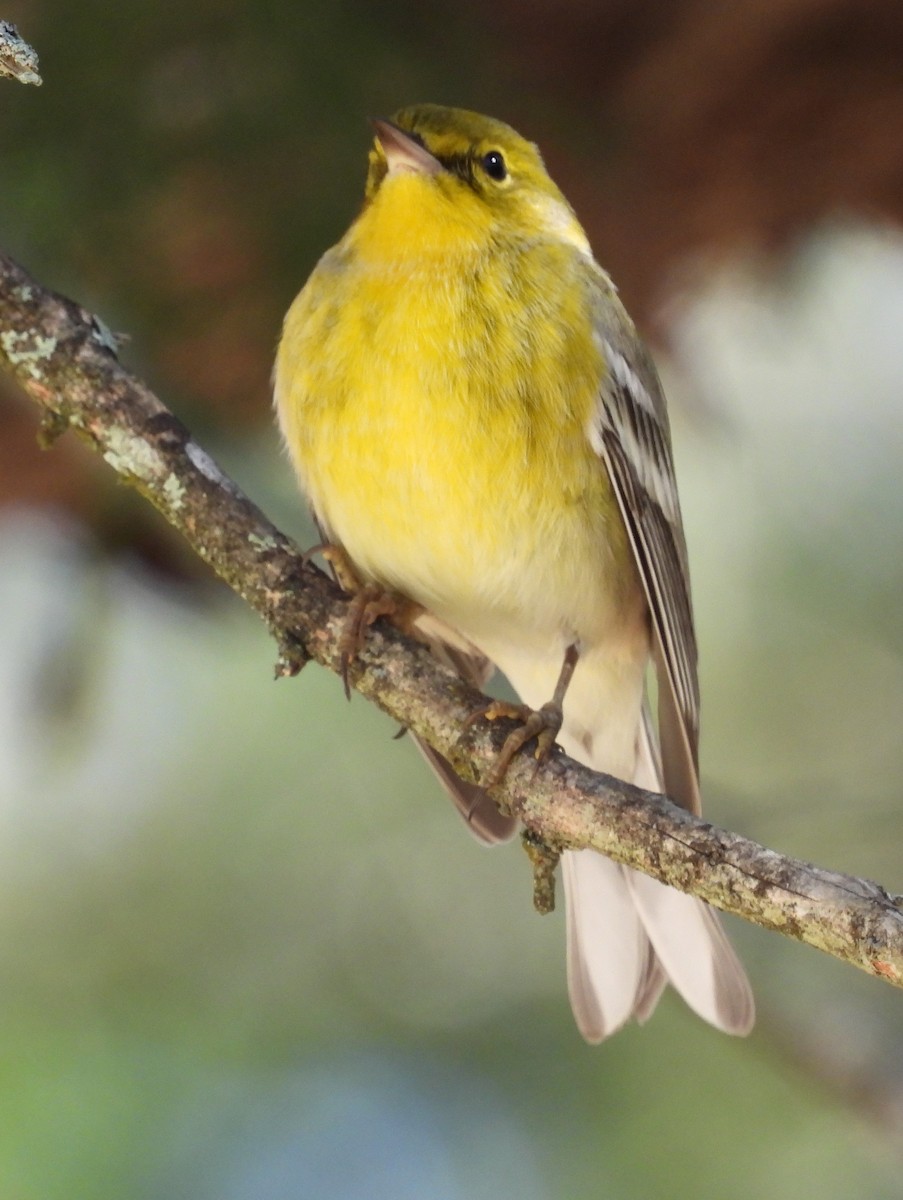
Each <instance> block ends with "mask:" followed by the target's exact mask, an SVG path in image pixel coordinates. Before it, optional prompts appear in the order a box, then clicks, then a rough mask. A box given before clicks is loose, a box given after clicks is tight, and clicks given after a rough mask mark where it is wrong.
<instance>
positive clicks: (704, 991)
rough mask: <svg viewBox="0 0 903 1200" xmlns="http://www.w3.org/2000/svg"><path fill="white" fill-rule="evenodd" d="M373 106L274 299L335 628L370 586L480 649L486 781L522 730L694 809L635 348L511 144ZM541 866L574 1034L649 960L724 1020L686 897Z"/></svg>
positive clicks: (685, 623)
mask: <svg viewBox="0 0 903 1200" xmlns="http://www.w3.org/2000/svg"><path fill="white" fill-rule="evenodd" d="M372 124H373V127H374V131H375V137H374V141H373V144H372V147H371V149H370V152H369V158H368V169H367V178H366V185H365V188H364V200H363V206H362V208H361V210H360V212H359V214H358V216H357V217H356V218H355V219H354V221H353V222H352V224H351V226H350V228H349V229H348V230H347V232H346V233H345V235H344V236H343V237H342V238H341V240H340V241H339V242H338V243H337V244H336V245H335V246H333V247H332V248H331V249H330V250H328V251H327V252H326V253H325V254H324V255H323V257H322V258H321V259H320V261H319V262H318V263H317V265H316V267H315V268H314V270H313V272H312V274H311V275H310V277H309V279H308V280H307V283H306V284H305V285H304V287H303V288H302V290H301V291H300V293H299V294H298V296H297V297H296V299H295V301H294V303H293V304H292V305H291V307H290V309H289V311H288V313H287V315H286V318H285V321H284V325H283V329H282V335H281V339H280V342H279V347H278V351H277V356H276V363H275V367H274V403H275V408H276V413H277V419H278V424H279V427H280V429H281V433H282V437H283V440H284V444H285V447H286V448H287V451H288V454H289V457H290V459H291V460H292V463H293V465H294V468H295V471H296V474H297V478H298V481H299V483H300V487H301V490H302V492H303V493H304V495H305V496H306V498H307V501H308V503H309V505H310V507H311V509H312V512H313V515H314V518H315V520H316V522H317V525H318V527H319V528H320V530H321V531H322V534H323V537H324V539H325V541H326V543H327V544H328V546H329V547H330V549H331V553H332V559H331V561H333V563H334V564H338V566H339V567H340V570H338V574H339V579H340V581H341V582H343V584H344V585H345V586H346V587H347V588H348V589H349V590H351V591H353V592H355V594H356V598H357V601H356V603H355V602H354V601H353V602H352V607H353V608H354V612H355V616H354V617H353V618H350V620H351V623H352V628H351V630H350V632H349V633H348V640H347V643H346V652H347V654H348V655H349V656H350V655H352V654H353V652H354V646H356V645H358V644H359V639H360V637H361V636H362V631H363V630H365V628H366V626H367V625H368V624H369V622H370V621H371V620H372V619H373V617H374V616H375V615H378V614H380V613H385V612H388V611H390V610H391V609H392V608H393V601H392V600H391V597H395V598H396V599H397V601H398V605H399V612H400V611H401V610H402V609H404V610H405V611H406V612H407V617H406V618H405V619H406V620H408V622H409V625H410V627H411V628H412V629H413V630H414V631H415V632H419V634H420V635H421V636H422V637H423V638H424V639H425V640H427V641H428V642H429V644H430V645H431V646H432V648H433V649H434V651H435V652H436V654H437V655H438V656H439V657H440V658H441V659H442V660H443V661H444V662H445V664H446V665H447V666H449V667H451V668H452V669H454V670H457V671H458V672H459V673H460V674H461V675H463V676H464V677H465V678H466V679H468V680H469V681H471V682H472V683H474V684H476V685H478V686H482V685H483V684H485V682H486V681H487V679H488V678H489V676H490V675H491V673H492V672H493V670H495V669H497V670H499V671H501V672H502V673H503V674H504V675H505V676H506V678H507V679H508V681H509V682H510V684H511V685H512V687H513V688H514V690H515V692H516V693H517V695H518V697H519V699H520V702H521V705H520V706H514V707H511V706H507V705H503V704H501V703H500V702H499V703H497V704H496V705H494V706H489V707H488V708H487V710H486V715H487V716H489V717H496V716H499V715H510V714H512V713H514V712H515V711H516V712H517V714H518V715H519V718H520V725H519V727H518V728H516V729H515V732H514V733H513V734H512V735H511V737H510V738H509V739H508V741H507V742H506V743H505V749H504V750H503V751H502V755H501V760H502V761H501V762H500V763H499V764H497V767H496V770H495V771H494V773H493V775H492V776H491V777H490V779H489V780H488V781H487V782H488V783H489V784H491V783H493V782H496V781H497V780H498V778H500V777H501V775H502V774H503V773H504V770H505V769H506V768H507V765H508V763H509V762H510V760H511V758H512V757H513V755H514V754H515V753H517V752H518V751H519V750H520V748H521V746H522V745H523V744H524V743H525V742H526V741H527V740H528V739H529V738H531V737H536V738H537V740H538V743H539V744H538V750H537V753H538V754H540V755H542V754H546V753H548V751H549V747H550V746H551V744H552V742H553V741H556V740H557V742H558V744H559V745H560V746H561V748H562V749H563V750H564V751H565V752H566V753H567V754H568V755H570V756H571V757H572V758H574V759H575V760H577V761H578V762H580V763H583V764H584V765H586V766H588V767H590V768H593V769H594V770H597V771H603V772H605V773H606V774H608V775H612V776H615V777H616V778H619V779H622V780H626V781H628V782H633V783H635V784H637V785H639V786H641V787H643V788H646V789H648V790H651V791H656V792H666V793H667V794H668V795H669V796H670V797H671V798H672V799H673V800H674V801H675V802H676V803H678V804H680V805H682V806H684V807H685V808H687V809H689V810H690V811H692V812H694V813H699V811H700V789H699V766H698V739H699V684H698V673H697V657H698V655H697V643H696V636H695V632H694V624H693V613H692V605H691V598H690V585H689V570H688V561H687V550H686V543H685V538H684V532H683V525H682V519H681V511H680V504H679V500H678V494H677V486H676V481H675V472H674V463H673V456H672V448H671V436H670V429H669V423H668V416H667V411H666V406H665V399H664V396H663V392H662V387H661V384H660V381H659V377H658V375H657V373H656V369H655V366H654V364H653V361H652V358H651V356H650V354H649V352H648V351H647V349H646V348H645V346H644V344H643V342H642V340H641V338H640V336H639V334H638V333H637V330H636V328H635V326H634V324H633V321H632V320H631V318H630V317H629V316H628V314H627V312H626V310H625V308H624V306H623V304H622V302H621V300H620V298H619V296H618V293H617V290H616V288H615V286H614V284H613V283H612V281H611V279H610V278H609V276H608V274H607V273H606V272H605V270H603V268H602V267H600V266H599V265H598V263H597V262H596V260H595V258H594V256H593V252H592V249H591V247H590V243H589V239H588V237H587V235H586V233H585V231H584V229H583V227H582V226H581V224H580V223H579V221H578V219H577V216H576V214H575V212H574V210H573V208H572V207H571V205H570V204H569V203H568V201H567V200H566V199H565V197H564V195H563V194H562V192H561V191H560V190H559V188H558V187H557V186H556V184H555V183H554V182H553V180H552V179H551V177H550V175H549V173H548V172H547V170H546V168H545V165H544V163H543V160H542V157H541V154H540V151H539V149H538V148H537V146H536V145H534V144H533V143H531V142H530V141H528V140H527V139H525V138H524V137H522V136H521V135H520V134H518V133H517V132H516V131H515V130H514V129H513V128H511V127H510V126H509V125H507V124H505V123H504V122H502V121H499V120H496V119H494V118H491V117H487V116H483V115H481V114H478V113H475V112H471V111H469V110H466V109H459V108H450V107H446V106H442V105H436V104H417V105H412V106H408V107H405V108H403V109H401V110H400V111H398V112H396V113H395V114H394V116H393V117H392V118H391V119H388V120H384V119H380V120H374V121H373V122H372ZM386 597H389V598H390V599H389V600H388V601H387V600H386ZM653 671H654V673H655V676H656V679H657V694H658V705H657V707H658V720H657V723H656V722H655V721H654V720H653V717H652V712H651V708H650V700H649V695H648V690H649V689H648V688H647V677H648V676H649V675H651V673H652V672H653ZM421 748H422V749H423V751H424V753H425V754H426V756H427V758H428V760H429V762H430V764H431V766H432V767H433V768H434V770H435V772H436V774H437V775H438V777H439V779H440V781H441V783H442V784H443V786H444V787H445V789H446V790H447V791H448V792H449V794H450V795H451V796H452V798H453V800H454V801H455V803H456V805H457V807H458V809H459V810H460V812H461V814H462V815H463V816H464V818H465V820H466V821H467V823H468V825H469V826H470V828H471V830H472V832H473V833H474V834H475V835H476V836H477V837H478V838H479V839H480V840H481V841H483V842H486V843H489V844H493V843H497V842H501V841H505V840H506V839H507V838H509V837H510V836H511V835H512V834H513V832H514V830H515V827H516V822H515V820H514V819H513V818H511V817H510V816H506V815H504V814H502V813H501V812H499V810H498V809H497V808H496V806H495V804H494V803H493V801H492V799H491V797H490V796H489V795H488V794H487V789H486V788H484V787H480V786H477V785H474V784H471V783H466V782H464V781H463V780H461V779H460V778H459V777H458V776H457V775H456V774H455V772H454V770H453V768H452V766H451V764H450V763H449V762H447V760H446V759H444V758H443V757H442V756H441V755H440V754H439V753H438V752H437V751H435V750H433V749H432V748H430V747H428V746H426V745H425V744H421ZM562 874H563V881H564V894H565V906H566V942H567V982H568V992H569V996H570V1002H571V1007H572V1010H573V1013H574V1017H575V1020H576V1024H577V1027H578V1029H579V1031H580V1033H581V1034H582V1035H583V1037H584V1038H585V1039H586V1040H587V1041H588V1042H590V1043H597V1042H600V1041H602V1040H603V1039H604V1038H607V1037H608V1036H609V1035H611V1034H612V1033H614V1032H615V1031H616V1030H618V1029H619V1028H621V1027H622V1026H623V1025H624V1024H625V1023H626V1022H628V1021H629V1020H631V1019H635V1020H637V1021H638V1022H641V1023H642V1022H644V1021H645V1020H646V1019H647V1018H648V1017H649V1016H650V1015H651V1014H652V1011H653V1009H654V1008H655V1006H656V1004H657V1002H658V999H659V997H660V995H661V994H662V992H663V990H664V988H665V986H666V985H667V984H671V985H672V986H673V987H674V989H675V990H676V991H677V992H678V993H679V994H680V995H681V996H682V997H683V999H684V1000H685V1001H686V1003H687V1004H688V1005H689V1007H690V1008H691V1009H692V1010H694V1011H695V1012H696V1013H697V1014H698V1015H699V1016H701V1017H702V1018H703V1019H704V1020H706V1021H707V1022H709V1023H710V1024H711V1025H713V1026H715V1027H716V1028H717V1029H720V1030H722V1031H724V1032H726V1033H730V1034H736V1035H744V1034H746V1033H748V1032H749V1030H750V1029H751V1028H752V1026H753V1022H754V1001H753V996H752V992H751V989H750V985H749V982H748V980H747V977H746V974H745V972H744V970H743V967H742V966H741V964H740V962H739V960H738V958H737V957H736V955H735V953H734V951H733V949H732V947H731V945H730V943H729V941H728V939H727V936H726V935H725V933H724V932H723V929H722V927H721V924H720V922H719V920H718V918H717V916H716V914H715V913H714V911H713V910H712V909H711V908H710V907H709V906H707V905H706V904H705V903H703V902H702V901H701V900H699V899H698V898H696V897H693V896H690V895H688V894H685V893H683V892H679V891H677V890H675V889H673V888H670V887H667V886H666V885H664V884H663V883H661V882H659V881H657V880H654V879H652V878H650V877H648V876H646V875H644V874H641V873H639V872H637V871H634V870H632V869H629V868H627V867H625V866H622V865H620V864H618V863H615V862H613V861H612V860H610V859H608V858H606V857H604V856H602V855H600V854H598V853H596V852H595V851H592V850H589V849H580V850H566V851H565V852H564V853H563V855H562Z"/></svg>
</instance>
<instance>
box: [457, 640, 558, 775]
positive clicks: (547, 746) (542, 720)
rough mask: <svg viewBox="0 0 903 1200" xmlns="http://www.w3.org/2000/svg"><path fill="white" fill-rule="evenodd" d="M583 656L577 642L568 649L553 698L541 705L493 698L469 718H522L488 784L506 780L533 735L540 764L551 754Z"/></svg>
mask: <svg viewBox="0 0 903 1200" xmlns="http://www.w3.org/2000/svg"><path fill="white" fill-rule="evenodd" d="M579 658H580V651H579V649H578V647H577V644H576V642H575V643H573V644H572V645H570V646H568V648H567V649H566V650H565V652H564V661H563V662H562V664H561V671H560V673H559V675H558V682H557V683H556V684H555V693H554V695H553V696H552V699H551V700H549V701H548V702H547V703H546V704H543V706H542V707H541V708H530V707H529V706H528V705H526V704H511V703H509V702H508V701H507V700H493V701H492V703H491V704H487V705H486V707H485V708H481V709H480V710H479V711H478V712H475V713H473V715H472V716H471V717H469V718H468V721H467V724H468V725H472V724H473V722H474V721H478V720H479V719H480V717H485V719H486V720H487V721H496V720H498V718H499V717H511V718H513V719H514V720H515V721H518V722H520V727H519V728H518V729H514V730H512V731H511V733H509V734H508V736H507V737H506V738H505V742H504V745H503V746H502V749H501V752H500V753H499V756H498V758H497V759H496V760H495V765H494V766H493V768H492V770H491V771H490V772H489V777H488V779H487V780H486V783H485V785H484V786H485V787H488V788H492V787H496V786H497V785H498V784H500V783H501V782H502V780H503V779H504V778H505V774H506V772H507V770H508V768H509V767H510V766H511V760H512V759H513V758H514V756H515V754H517V752H518V750H521V749H522V748H523V747H524V746H525V745H526V744H527V742H529V741H530V740H531V738H536V750H535V752H534V757H535V759H536V762H537V764H539V763H542V762H545V760H546V759H547V758H548V757H549V755H550V754H551V752H552V747H553V746H554V745H555V739H556V737H558V734H559V732H560V730H561V726H562V722H563V720H564V715H563V705H564V697H565V694H566V692H567V690H568V687H569V686H570V682H571V678H572V677H573V674H574V669H575V668H576V666H577V662H578V660H579Z"/></svg>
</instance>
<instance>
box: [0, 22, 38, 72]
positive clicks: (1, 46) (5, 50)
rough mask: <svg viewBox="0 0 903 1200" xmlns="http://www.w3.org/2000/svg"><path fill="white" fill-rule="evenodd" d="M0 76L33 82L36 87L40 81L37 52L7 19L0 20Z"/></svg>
mask: <svg viewBox="0 0 903 1200" xmlns="http://www.w3.org/2000/svg"><path fill="white" fill-rule="evenodd" d="M0 76H9V77H10V78H11V79H18V81H19V83H33V84H35V86H36V87H40V86H41V82H42V81H41V76H40V75H39V74H38V56H37V53H36V52H35V50H34V49H33V48H32V47H31V46H29V44H28V42H26V41H25V40H24V39H23V38H22V37H21V36H20V34H19V31H18V30H17V29H16V27H15V25H11V24H10V22H9V21H0Z"/></svg>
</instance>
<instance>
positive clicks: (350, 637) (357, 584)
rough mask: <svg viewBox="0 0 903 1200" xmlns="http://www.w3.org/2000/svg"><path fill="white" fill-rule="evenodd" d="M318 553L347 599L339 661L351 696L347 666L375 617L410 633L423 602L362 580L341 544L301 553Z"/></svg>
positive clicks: (343, 681) (327, 545) (365, 639)
mask: <svg viewBox="0 0 903 1200" xmlns="http://www.w3.org/2000/svg"><path fill="white" fill-rule="evenodd" d="M314 554H321V555H322V556H323V558H325V559H326V561H327V562H328V563H329V565H330V567H332V571H333V574H334V575H335V577H336V581H337V582H338V584H339V586H340V587H341V589H342V591H343V592H346V593H347V594H348V595H349V596H350V597H351V599H350V600H349V603H348V614H347V616H346V618H345V621H344V622H343V625H342V630H341V632H340V634H339V662H340V674H341V677H342V684H343V686H344V688H345V695H346V696H347V697H348V698H349V699H350V698H351V683H350V672H351V666H352V664H353V662H354V660H355V659H356V658H357V656H358V655H359V654H360V652H361V650H363V648H364V646H365V644H366V641H367V631H368V630H369V628H370V626H371V625H372V624H373V622H374V621H375V620H377V618H379V617H386V618H387V619H388V620H390V621H391V622H392V624H393V625H395V626H396V627H397V628H398V629H401V630H402V632H404V633H412V632H415V631H414V625H415V622H416V621H417V618H418V617H419V616H420V615H421V613H423V611H424V608H423V605H421V604H417V603H416V602H415V601H413V600H409V599H408V598H407V597H406V596H402V595H401V594H400V593H399V592H393V591H392V590H391V589H390V588H386V587H383V585H382V584H381V583H374V582H371V581H366V580H364V579H362V578H361V576H360V575H359V574H358V571H357V568H356V567H355V565H354V563H353V562H352V561H351V559H350V558H349V557H348V555H347V553H346V552H345V550H344V548H343V547H342V546H338V545H334V544H331V543H329V544H324V545H320V546H314V547H313V548H312V549H311V550H308V552H307V554H305V555H304V557H305V559H308V558H310V557H311V556H312V555H314Z"/></svg>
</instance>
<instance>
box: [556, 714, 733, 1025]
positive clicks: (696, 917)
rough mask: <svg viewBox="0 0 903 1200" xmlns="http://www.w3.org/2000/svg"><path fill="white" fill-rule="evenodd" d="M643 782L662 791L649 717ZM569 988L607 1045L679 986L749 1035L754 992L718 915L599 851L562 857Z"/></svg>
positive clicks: (642, 748) (709, 1012) (692, 1001)
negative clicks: (667, 989) (612, 1036)
mask: <svg viewBox="0 0 903 1200" xmlns="http://www.w3.org/2000/svg"><path fill="white" fill-rule="evenodd" d="M637 750H638V754H637V768H636V772H635V775H634V779H635V781H636V783H638V784H639V785H640V786H641V787H644V788H647V789H649V790H653V791H661V790H662V787H661V782H660V781H661V772H660V768H659V766H658V762H657V755H656V751H655V742H654V740H653V735H652V733H651V730H650V728H649V724H648V717H647V716H644V720H643V723H642V726H641V729H640V734H639V739H638V747H637ZM563 873H564V885H565V899H566V903H567V946H568V989H569V992H570V998H571V1007H572V1008H573V1010H574V1017H575V1019H576V1021H577V1025H578V1028H579V1029H580V1032H581V1033H582V1034H583V1036H584V1037H585V1038H586V1039H587V1041H590V1042H599V1041H601V1040H602V1039H603V1038H606V1037H608V1036H609V1035H610V1034H612V1033H614V1032H615V1030H617V1029H619V1028H620V1027H621V1026H622V1025H623V1024H624V1023H625V1022H626V1021H628V1020H629V1019H630V1018H631V1017H635V1018H636V1019H637V1020H638V1021H641V1022H642V1021H645V1020H646V1019H647V1018H648V1017H649V1016H650V1015H651V1014H652V1011H653V1009H654V1008H655V1005H656V1003H657V1001H658V998H659V996H660V995H661V992H662V989H663V987H664V985H665V983H666V982H667V983H670V984H672V986H673V987H674V988H675V989H676V990H677V991H678V992H679V993H680V994H681V996H682V997H683V998H684V1000H685V1001H686V1002H687V1004H688V1005H689V1006H690V1008H692V1009H693V1010H694V1012H696V1013H698V1014H699V1016H701V1017H702V1018H703V1019H704V1020H706V1021H709V1022H710V1023H711V1024H712V1025H714V1026H716V1027H717V1028H718V1029H721V1030H723V1031H724V1032H725V1033H733V1034H739V1035H742V1034H746V1033H748V1032H749V1031H750V1029H751V1028H752V1025H753V1021H754V1019H755V1008H754V1004H753V998H752V992H751V990H750V987H749V983H748V981H747V979H746V974H745V972H744V970H743V967H742V966H741V965H740V962H739V960H738V959H737V956H736V955H735V954H734V951H733V949H732V948H731V945H730V943H729V942H728V940H727V937H726V935H725V933H724V931H723V929H722V928H721V923H720V922H719V920H718V918H717V916H716V915H715V913H714V912H713V911H712V909H711V908H709V906H708V905H707V904H704V903H703V902H702V901H701V900H698V899H697V898H696V897H695V896H689V895H687V894H686V893H684V892H678V891H676V890H675V889H674V888H670V887H666V886H665V885H664V884H662V883H660V882H659V881H658V880H656V879H651V878H650V877H649V876H647V875H642V874H640V873H639V872H637V871H632V870H630V869H629V868H627V867H622V866H620V865H619V864H618V863H614V862H612V861H611V860H610V859H607V858H604V857H603V856H602V855H600V854H596V853H595V852H594V851H591V850H577V851H567V852H566V853H565V854H564V855H563Z"/></svg>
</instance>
